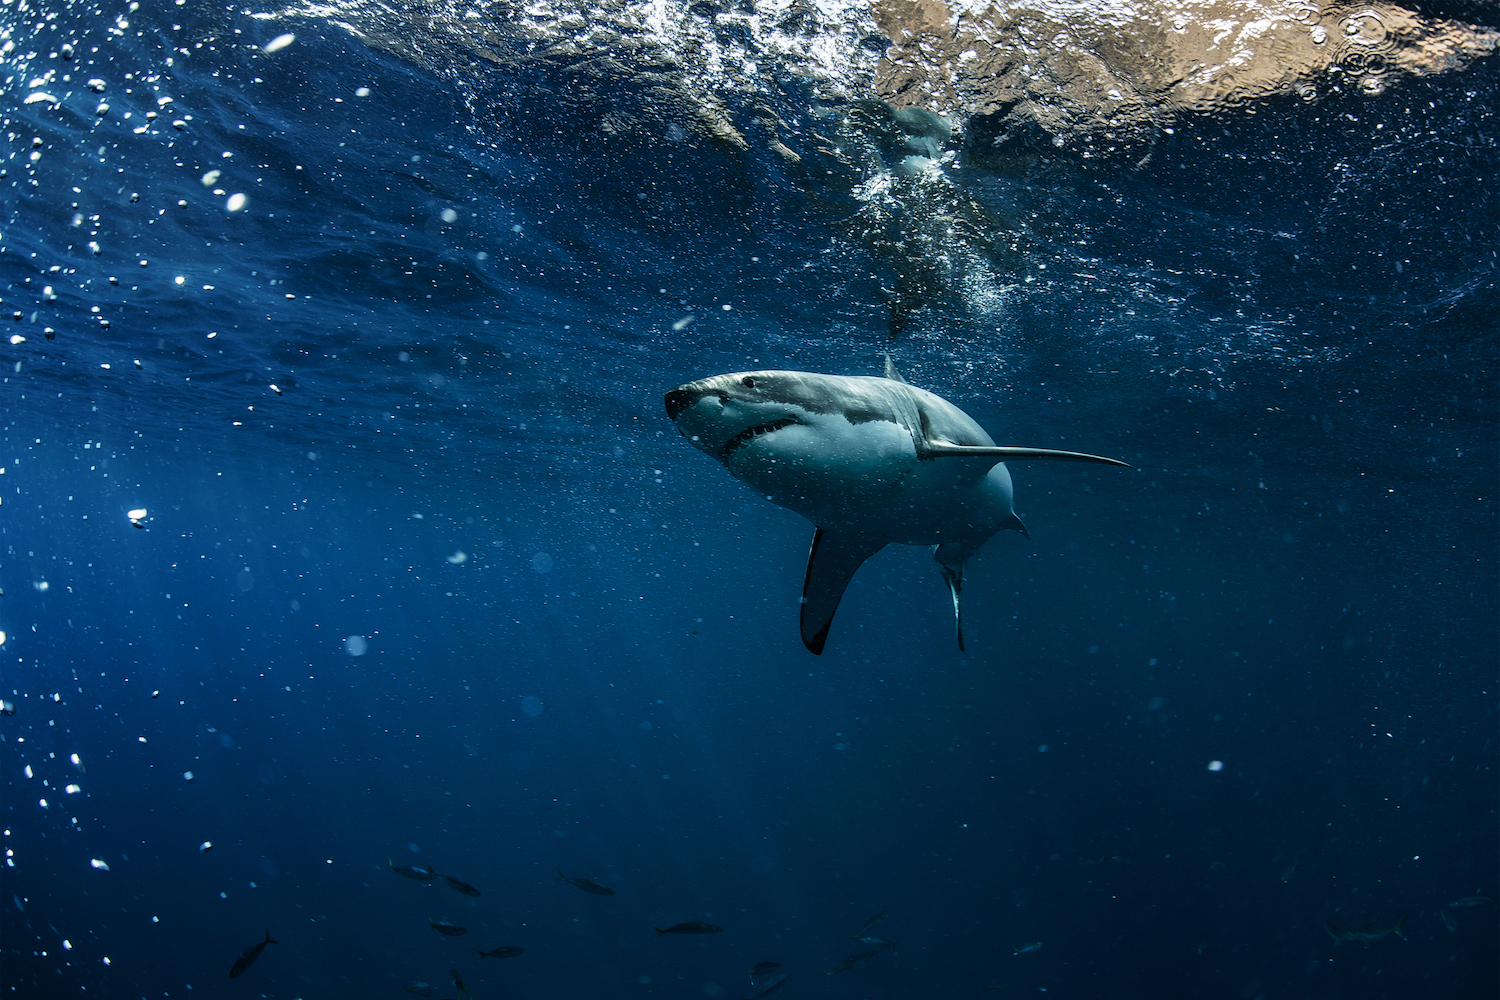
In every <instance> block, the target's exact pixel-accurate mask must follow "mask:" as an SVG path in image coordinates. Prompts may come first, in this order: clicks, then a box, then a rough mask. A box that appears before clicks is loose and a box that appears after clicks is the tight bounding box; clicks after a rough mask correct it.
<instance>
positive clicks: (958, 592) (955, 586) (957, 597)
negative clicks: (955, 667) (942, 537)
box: [933, 517, 1020, 652]
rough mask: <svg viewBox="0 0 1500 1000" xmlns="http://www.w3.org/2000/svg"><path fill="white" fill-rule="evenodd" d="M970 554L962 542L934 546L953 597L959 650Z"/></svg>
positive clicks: (943, 579) (961, 638)
mask: <svg viewBox="0 0 1500 1000" xmlns="http://www.w3.org/2000/svg"><path fill="white" fill-rule="evenodd" d="M1017 520H1020V519H1019V517H1017ZM1007 528H1010V525H1007ZM968 556H969V549H968V547H966V546H962V544H953V543H948V544H944V546H933V562H936V564H938V571H939V573H942V582H944V583H947V585H948V595H950V597H951V598H953V630H954V634H956V636H957V637H959V652H963V567H965V564H966V562H968V561H969V559H968Z"/></svg>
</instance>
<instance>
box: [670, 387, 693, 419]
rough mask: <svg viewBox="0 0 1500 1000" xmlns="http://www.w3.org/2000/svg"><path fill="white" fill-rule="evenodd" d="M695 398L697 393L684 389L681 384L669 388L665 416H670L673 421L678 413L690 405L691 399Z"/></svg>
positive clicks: (691, 403)
mask: <svg viewBox="0 0 1500 1000" xmlns="http://www.w3.org/2000/svg"><path fill="white" fill-rule="evenodd" d="M697 398H698V394H697V393H696V392H693V391H692V390H690V389H685V388H683V387H682V386H678V387H677V388H675V389H672V390H670V391H669V392H668V393H667V416H668V417H670V418H672V421H673V422H674V423H675V422H676V421H677V417H678V415H679V414H680V413H682V411H683V410H685V409H687V408H688V407H689V406H692V405H693V400H695V399H697Z"/></svg>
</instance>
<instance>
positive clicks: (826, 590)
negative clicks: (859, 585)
mask: <svg viewBox="0 0 1500 1000" xmlns="http://www.w3.org/2000/svg"><path fill="white" fill-rule="evenodd" d="M883 548H885V542H882V541H871V540H870V539H867V538H864V537H862V536H860V535H852V534H842V533H837V532H832V531H827V530H825V529H823V528H819V529H818V530H817V533H816V534H814V535H813V540H812V549H811V550H810V551H809V552H808V553H807V576H806V578H805V579H804V580H803V581H802V644H803V645H804V646H806V647H807V649H808V652H810V653H812V654H813V655H815V656H817V655H821V654H822V652H823V644H824V643H825V642H827V641H828V629H829V627H830V626H831V625H833V614H834V612H835V611H837V610H838V609H839V601H841V600H843V597H844V590H845V589H846V588H847V587H848V586H849V581H850V580H851V579H852V578H853V577H854V572H855V570H857V569H859V567H860V566H861V565H862V564H863V563H864V561H865V560H866V559H868V558H870V557H871V556H873V555H874V554H875V553H877V552H879V551H880V550H881V549H883Z"/></svg>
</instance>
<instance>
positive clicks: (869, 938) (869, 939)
mask: <svg viewBox="0 0 1500 1000" xmlns="http://www.w3.org/2000/svg"><path fill="white" fill-rule="evenodd" d="M849 939H850V940H851V941H863V942H864V943H865V944H888V945H890V946H891V951H896V950H897V949H896V942H894V941H887V940H886V939H885V938H883V937H876V936H875V935H874V934H865V935H863V936H861V935H859V934H851V935H850V936H849Z"/></svg>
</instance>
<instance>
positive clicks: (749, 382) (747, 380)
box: [740, 375, 755, 389]
mask: <svg viewBox="0 0 1500 1000" xmlns="http://www.w3.org/2000/svg"><path fill="white" fill-rule="evenodd" d="M740 385H742V386H744V387H745V388H746V389H754V388H755V379H753V378H751V377H750V376H749V375H746V376H745V377H744V378H742V379H740Z"/></svg>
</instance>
